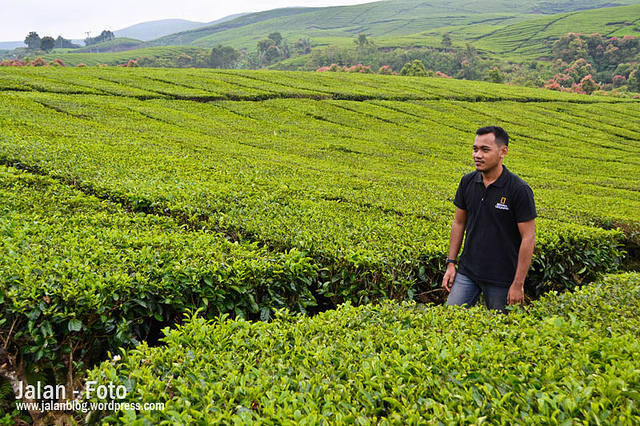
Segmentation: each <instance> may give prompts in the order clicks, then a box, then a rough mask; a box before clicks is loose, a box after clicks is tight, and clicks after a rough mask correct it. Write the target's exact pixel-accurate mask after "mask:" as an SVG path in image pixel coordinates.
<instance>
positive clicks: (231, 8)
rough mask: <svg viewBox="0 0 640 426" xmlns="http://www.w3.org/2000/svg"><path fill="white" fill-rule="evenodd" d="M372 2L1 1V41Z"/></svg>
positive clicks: (81, 36)
mask: <svg viewBox="0 0 640 426" xmlns="http://www.w3.org/2000/svg"><path fill="white" fill-rule="evenodd" d="M370 1H373V0H360V1H359V0H300V1H298V0H253V1H250V0H234V1H206V0H107V1H91V0H84V1H80V0H0V16H2V25H0V41H22V40H24V38H25V36H26V35H27V33H28V32H29V31H35V32H37V33H38V34H39V35H40V37H44V36H45V35H50V36H52V37H53V38H56V37H57V36H59V35H62V36H63V37H65V38H69V39H84V38H85V37H86V34H85V33H86V32H87V31H91V35H92V36H96V35H98V34H99V33H100V32H101V31H102V30H104V29H110V30H111V31H116V30H119V29H122V28H125V27H128V26H130V25H134V24H137V23H140V22H145V21H155V20H158V19H169V18H180V19H188V20H190V21H198V22H210V21H213V20H215V19H219V18H223V17H225V16H227V15H231V14H234V13H242V12H258V11H261V10H269V9H275V8H279V7H288V6H308V7H312V6H338V5H346V4H359V3H368V2H370Z"/></svg>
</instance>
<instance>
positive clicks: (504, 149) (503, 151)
mask: <svg viewBox="0 0 640 426" xmlns="http://www.w3.org/2000/svg"><path fill="white" fill-rule="evenodd" d="M507 152H509V147H508V146H507V145H502V147H501V148H500V158H504V156H505V155H507Z"/></svg>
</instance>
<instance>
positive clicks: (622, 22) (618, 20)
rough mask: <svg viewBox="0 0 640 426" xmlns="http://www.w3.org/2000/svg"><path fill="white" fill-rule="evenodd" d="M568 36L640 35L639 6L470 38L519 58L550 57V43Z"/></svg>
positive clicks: (550, 19)
mask: <svg viewBox="0 0 640 426" xmlns="http://www.w3.org/2000/svg"><path fill="white" fill-rule="evenodd" d="M570 32H576V33H584V34H593V33H600V34H602V35H604V36H607V37H612V36H618V37H621V36H625V35H633V36H636V37H637V36H638V35H639V34H640V5H630V6H622V7H610V8H604V9H596V10H587V11H580V12H571V13H563V14H558V15H552V16H546V17H542V18H537V19H531V20H527V21H524V22H519V23H515V24H512V25H506V26H504V27H503V28H499V29H497V30H495V31H493V32H491V33H488V34H486V35H479V36H477V37H472V40H473V43H474V45H476V46H477V47H478V48H481V49H487V50H490V51H493V52H496V53H499V54H504V55H508V56H513V57H518V58H522V57H523V56H524V57H538V56H541V55H546V56H549V54H550V52H551V47H552V46H553V42H554V41H556V40H558V39H559V38H560V37H562V36H564V35H566V34H567V33H570Z"/></svg>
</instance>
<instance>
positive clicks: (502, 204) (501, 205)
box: [496, 197, 509, 210]
mask: <svg viewBox="0 0 640 426" xmlns="http://www.w3.org/2000/svg"><path fill="white" fill-rule="evenodd" d="M506 202H507V197H502V198H500V202H499V203H496V209H500V210H509V206H507V205H506V204H505V203H506Z"/></svg>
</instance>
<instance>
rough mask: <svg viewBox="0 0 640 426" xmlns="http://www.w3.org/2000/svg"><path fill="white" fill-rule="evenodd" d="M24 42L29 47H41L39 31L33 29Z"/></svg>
mask: <svg viewBox="0 0 640 426" xmlns="http://www.w3.org/2000/svg"><path fill="white" fill-rule="evenodd" d="M24 44H26V45H27V46H28V47H29V49H39V48H40V36H39V35H38V33H36V32H34V31H31V32H30V33H29V34H27V37H26V38H25V39H24Z"/></svg>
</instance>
